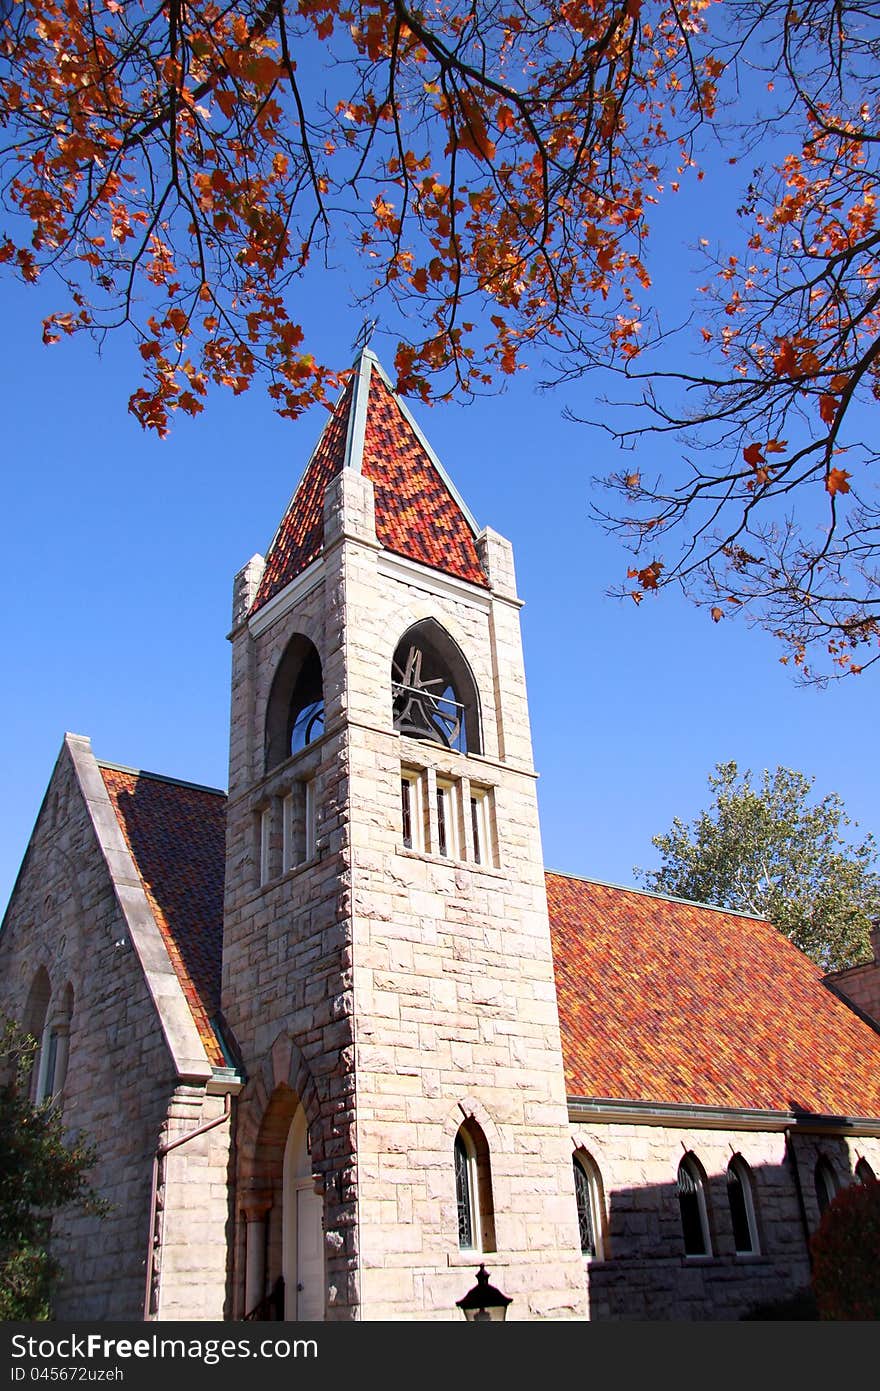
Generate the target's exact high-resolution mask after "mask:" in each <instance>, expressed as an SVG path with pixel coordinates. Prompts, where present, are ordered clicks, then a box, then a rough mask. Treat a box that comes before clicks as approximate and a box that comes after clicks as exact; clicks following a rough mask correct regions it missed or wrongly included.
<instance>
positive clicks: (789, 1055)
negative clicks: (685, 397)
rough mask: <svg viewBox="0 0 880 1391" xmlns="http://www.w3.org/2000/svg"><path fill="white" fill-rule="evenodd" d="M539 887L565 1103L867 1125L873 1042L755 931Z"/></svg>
mask: <svg viewBox="0 0 880 1391" xmlns="http://www.w3.org/2000/svg"><path fill="white" fill-rule="evenodd" d="M546 881H547V899H548V905H549V909H550V929H551V935H552V940H553V959H554V965H555V974H556V988H557V995H558V999H559V1022H560V1026H561V1029H562V1049H563V1057H564V1061H565V1073H566V1086H567V1090H568V1093H569V1095H570V1096H579V1097H592V1098H603V1099H609V1100H610V1099H612V1098H613V1099H620V1100H627V1101H652V1102H669V1103H675V1104H681V1105H688V1104H690V1105H700V1106H703V1105H704V1106H726V1107H735V1108H737V1109H746V1110H773V1111H798V1110H803V1111H810V1112H814V1113H817V1114H820V1115H832V1116H865V1117H878V1116H880V1035H878V1034H877V1033H875V1031H874V1030H873V1029H872V1028H870V1027H869V1026H868V1025H866V1024H864V1023H862V1022H861V1021H860V1020H859V1019H858V1018H857V1017H856V1016H855V1014H853V1012H852V1011H851V1010H850V1009H849V1008H848V1007H847V1006H846V1005H845V1004H843V1003H842V1002H841V1001H840V1000H839V999H838V998H836V996H835V995H833V994H832V993H831V991H830V990H828V989H827V987H826V986H825V985H824V984H823V979H822V972H821V971H820V970H819V968H818V967H817V966H814V965H813V963H812V962H811V961H809V960H808V959H807V957H805V956H803V955H802V953H801V952H799V951H798V950H797V948H796V947H794V946H793V945H792V944H791V942H789V941H788V939H787V938H786V937H784V936H783V935H782V933H780V932H778V931H777V929H776V928H775V927H773V926H772V925H771V924H770V923H769V922H767V921H765V920H764V919H760V918H751V917H746V916H744V915H741V914H737V913H730V912H727V911H723V910H721V909H717V908H709V907H704V906H701V905H699V904H694V903H687V902H684V901H682V900H679V899H668V898H661V897H660V896H659V895H656V894H650V893H644V892H640V891H639V890H636V889H622V888H617V887H614V886H612V885H609V884H601V883H597V882H595V881H591V880H586V879H575V878H572V877H570V876H568V875H562V874H554V873H548V874H547V876H546Z"/></svg>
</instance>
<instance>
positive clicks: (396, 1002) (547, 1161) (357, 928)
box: [0, 349, 880, 1321]
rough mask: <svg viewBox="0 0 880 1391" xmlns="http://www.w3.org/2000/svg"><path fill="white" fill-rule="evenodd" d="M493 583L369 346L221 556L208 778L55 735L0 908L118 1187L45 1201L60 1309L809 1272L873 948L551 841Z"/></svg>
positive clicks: (514, 630)
mask: <svg viewBox="0 0 880 1391" xmlns="http://www.w3.org/2000/svg"><path fill="white" fill-rule="evenodd" d="M519 610H520V599H519V597H518V594H517V587H516V579H515V573H514V563H513V553H512V548H511V546H510V544H509V542H508V541H506V540H505V539H504V538H503V537H501V536H500V535H498V534H497V533H496V532H494V531H492V530H491V529H490V528H488V527H487V528H483V529H480V528H479V527H478V526H477V524H476V522H475V521H474V519H473V517H472V516H471V514H470V512H469V511H468V508H467V505H466V504H465V502H464V501H463V499H462V498H461V497H460V496H459V495H458V493H457V491H456V489H455V486H454V484H453V482H452V481H451V479H450V478H449V477H448V476H447V474H446V472H445V471H444V469H443V467H442V466H441V464H440V462H439V460H438V459H437V458H436V456H435V455H434V453H433V451H432V449H431V447H430V445H429V444H428V442H427V440H426V439H425V438H424V436H423V434H422V432H421V430H420V429H419V427H418V425H417V423H416V421H415V420H414V418H413V416H412V415H411V413H410V412H409V410H408V408H407V406H406V405H405V404H404V403H403V402H402V401H401V400H400V399H398V397H397V396H396V395H395V392H394V390H393V387H392V385H391V383H390V381H389V379H388V378H387V377H386V375H385V373H384V372H383V370H382V368H381V366H380V364H379V362H378V360H377V359H376V357H375V356H374V354H373V353H372V352H371V351H370V350H369V349H364V350H363V351H362V352H361V353H360V355H359V357H358V359H357V361H356V363H355V365H354V368H353V370H352V373H351V375H350V378H349V380H348V382H347V385H346V386H345V388H344V390H343V392H342V394H341V396H340V399H339V401H338V402H337V404H336V407H335V409H334V411H333V413H332V414H331V415H330V417H329V419H328V422H327V425H326V427H325V429H324V430H323V433H322V434H321V437H320V439H319V441H318V443H317V446H316V448H315V450H314V452H313V454H312V456H311V459H310V460H309V462H308V464H307V466H306V469H305V472H304V474H303V476H302V479H301V481H300V483H299V486H298V487H297V489H296V491H295V493H294V495H293V498H292V500H291V502H290V504H289V506H288V508H287V511H286V513H285V515H284V517H283V518H282V520H281V523H280V525H279V527H278V529H277V531H276V533H275V536H274V538H273V540H272V542H271V544H270V545H269V547H268V550H267V553H266V555H265V558H264V557H263V556H261V555H254V556H253V557H252V559H251V560H250V561H248V563H247V564H246V565H245V566H244V567H243V568H242V569H241V571H240V572H239V574H238V575H237V576H236V577H235V581H234V586H233V600H232V621H231V631H230V642H231V645H232V691H231V727H230V754H229V788H228V794H224V793H223V792H220V791H217V790H215V789H213V788H207V787H201V786H197V785H194V784H189V783H185V782H181V781H179V780H176V779H173V778H167V777H162V776H161V775H159V774H157V773H154V772H145V771H141V770H135V769H132V768H128V767H126V766H124V765H122V764H119V763H116V762H110V761H108V760H107V759H106V758H105V757H104V753H105V752H106V753H108V754H113V755H116V754H118V755H120V756H123V755H124V750H107V751H105V750H101V751H100V756H98V754H97V753H96V752H93V750H92V748H91V744H90V741H89V739H88V738H86V737H84V736H82V735H75V734H68V735H66V737H65V738H64V741H63V744H62V747H61V751H60V753H59V757H58V760H57V763H56V766H55V769H54V772H53V774H52V777H51V780H50V783H49V786H48V789H47V792H46V795H45V798H44V800H43V803H42V806H41V809H40V812H39V815H38V818H37V822H36V825H35V827H34V831H33V834H32V837H31V840H30V843H29V845H28V849H27V852H26V855H25V858H24V862H23V864H22V867H21V871H20V873H19V876H18V879H17V881H16V885H15V888H14V890H13V894H12V898H11V901H10V904H9V907H8V909H7V912H6V915H5V917H4V919H3V924H2V930H0V1007H2V1009H3V1010H4V1011H5V1012H6V1013H7V1014H9V1015H11V1016H13V1017H14V1018H16V1019H18V1020H19V1021H20V1022H21V1023H22V1024H23V1025H24V1026H25V1027H26V1028H28V1029H29V1030H30V1031H31V1032H32V1033H33V1034H34V1035H35V1036H36V1037H37V1038H38V1039H39V1042H40V1047H39V1054H38V1058H37V1064H36V1067H35V1069H34V1074H33V1077H32V1087H33V1095H34V1098H35V1099H36V1100H38V1101H42V1100H46V1099H49V1098H51V1099H52V1104H54V1105H56V1106H58V1107H61V1108H63V1115H64V1120H65V1123H67V1122H69V1124H70V1127H71V1129H74V1130H83V1131H85V1132H86V1133H87V1134H88V1135H89V1136H90V1137H91V1138H92V1140H93V1142H94V1144H95V1147H96V1162H95V1166H94V1169H93V1171H92V1179H93V1183H94V1186H95V1187H96V1188H97V1190H98V1191H99V1193H100V1194H101V1195H102V1196H103V1197H104V1198H105V1199H106V1200H107V1201H108V1203H109V1212H108V1214H107V1215H106V1216H104V1217H103V1218H97V1217H92V1216H88V1215H83V1214H79V1213H62V1214H59V1215H57V1216H56V1217H55V1219H54V1221H53V1227H52V1242H53V1250H54V1251H55V1253H56V1255H57V1256H58V1258H59V1260H60V1261H61V1263H62V1266H63V1269H64V1280H63V1283H62V1285H61V1287H60V1289H59V1292H58V1298H57V1303H56V1308H55V1314H56V1317H58V1318H59V1319H66V1320H70V1319H83V1320H86V1319H87V1320H110V1319H112V1320H132V1319H148V1320H153V1319H158V1320H173V1319H204V1320H216V1319H228V1320H241V1319H250V1318H257V1319H273V1318H277V1319H287V1320H303V1321H316V1320H356V1319H366V1320H401V1319H414V1320H422V1319H430V1320H449V1319H455V1320H460V1319H461V1317H462V1312H461V1310H460V1308H459V1307H458V1306H459V1303H460V1301H461V1300H462V1299H463V1297H464V1296H465V1295H466V1294H467V1293H468V1291H469V1290H470V1289H471V1288H472V1287H473V1286H474V1282H475V1279H476V1276H477V1272H478V1270H479V1268H480V1267H481V1266H484V1267H485V1269H486V1271H488V1275H489V1279H490V1280H491V1283H492V1285H493V1286H494V1287H495V1288H496V1289H498V1290H500V1291H501V1292H502V1293H503V1295H504V1296H505V1297H506V1298H507V1299H508V1300H509V1301H510V1303H509V1305H508V1306H507V1318H508V1319H511V1320H541V1319H555V1320H559V1319H566V1320H576V1319H587V1318H590V1319H599V1320H621V1319H685V1320H699V1319H737V1318H740V1317H742V1316H744V1315H747V1314H749V1313H750V1312H751V1311H753V1310H754V1309H756V1308H757V1307H758V1306H760V1305H762V1304H768V1303H772V1302H774V1301H780V1300H784V1299H786V1298H790V1297H792V1296H793V1295H795V1293H796V1292H797V1291H798V1290H801V1289H803V1288H804V1287H805V1286H807V1285H808V1283H809V1276H810V1260H809V1241H810V1236H811V1233H812V1232H813V1230H814V1229H815V1227H816V1225H817V1223H818V1221H819V1219H820V1215H821V1212H822V1210H823V1208H824V1207H825V1206H826V1205H827V1203H828V1202H829V1201H830V1200H831V1198H832V1196H833V1195H834V1193H835V1192H836V1191H837V1190H838V1189H839V1188H841V1187H842V1186H844V1185H846V1184H849V1183H854V1182H859V1181H867V1180H868V1179H870V1178H872V1177H873V1176H874V1175H875V1174H880V1037H878V1027H877V1025H875V1024H874V1023H873V1022H872V1019H871V1014H872V1011H875V1012H876V1011H877V1006H878V1004H880V998H878V997H880V992H878V988H877V983H878V980H880V967H878V965H877V962H876V961H875V963H874V964H873V965H871V964H868V965H864V966H860V967H857V968H854V972H852V973H846V972H844V973H838V975H837V976H836V977H835V978H833V979H823V976H822V974H821V972H820V971H819V970H818V968H817V967H815V966H814V965H813V964H812V963H811V962H810V961H808V960H807V959H806V958H805V957H803V956H802V955H801V954H800V953H799V952H798V951H797V950H796V949H795V948H794V947H793V946H792V945H791V943H790V942H788V940H787V939H785V938H784V937H782V936H781V934H780V933H778V932H777V931H776V930H775V929H774V928H773V927H772V926H771V925H770V924H769V923H768V922H766V921H764V920H762V919H757V918H751V917H747V916H744V915H741V914H734V913H730V912H727V911H722V910H720V909H717V908H713V907H710V906H704V905H699V904H694V903H690V902H684V901H681V900H674V899H669V898H663V897H660V896H658V895H656V894H652V893H648V892H644V891H640V890H636V889H628V888H618V887H614V886H611V885H607V884H604V883H600V882H597V881H594V880H590V879H588V878H579V877H575V876H569V875H566V874H560V873H547V872H545V868H544V864H543V861H542V853H541V836H540V828H539V821H538V804H537V794H536V772H535V768H534V766H533V760H532V745H531V735H530V727H529V710H528V702H527V694H526V679H525V671H524V665H523V654H522V645H521V640H520V627H519ZM595 814H601V808H599V807H597V806H593V807H592V808H588V807H585V811H584V815H585V830H588V819H589V816H590V815H595ZM585 844H588V837H587V836H585ZM877 947H878V942H877V934H875V954H877V953H876V948H877ZM850 976H852V978H853V981H854V986H853V989H852V1000H853V1001H854V1003H851V1002H849V1001H848V1000H847V998H846V996H847V993H848V989H849V979H850ZM872 1001H873V1003H871V1002H872Z"/></svg>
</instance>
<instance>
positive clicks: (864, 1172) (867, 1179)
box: [856, 1157, 877, 1183]
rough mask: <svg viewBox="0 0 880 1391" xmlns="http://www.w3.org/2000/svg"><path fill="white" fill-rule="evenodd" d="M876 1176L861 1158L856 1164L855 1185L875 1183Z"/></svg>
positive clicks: (865, 1160)
mask: <svg viewBox="0 0 880 1391" xmlns="http://www.w3.org/2000/svg"><path fill="white" fill-rule="evenodd" d="M876 1181H877V1176H876V1174H875V1173H874V1170H873V1169H872V1168H871V1166H870V1164H869V1163H868V1161H867V1159H865V1158H864V1157H862V1158H861V1159H860V1160H859V1162H858V1163H857V1164H856V1183H876Z"/></svg>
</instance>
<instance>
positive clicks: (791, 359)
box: [773, 338, 797, 377]
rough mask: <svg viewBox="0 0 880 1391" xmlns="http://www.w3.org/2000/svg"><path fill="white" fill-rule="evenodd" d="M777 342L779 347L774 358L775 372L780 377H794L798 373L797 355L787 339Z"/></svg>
mask: <svg viewBox="0 0 880 1391" xmlns="http://www.w3.org/2000/svg"><path fill="white" fill-rule="evenodd" d="M777 341H778V343H779V347H778V348H777V350H776V352H775V354H774V356H773V370H774V371H775V372H776V374H777V376H779V377H792V376H794V374H795V372H796V371H797V353H796V352H795V350H794V347H793V346H792V344H791V343H790V342H789V340H788V339H787V338H780V339H778V340H777Z"/></svg>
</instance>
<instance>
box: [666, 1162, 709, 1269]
mask: <svg viewBox="0 0 880 1391" xmlns="http://www.w3.org/2000/svg"><path fill="white" fill-rule="evenodd" d="M675 1191H676V1195H677V1197H678V1208H679V1213H680V1214H681V1232H682V1236H683V1237H684V1252H685V1255H686V1256H710V1255H711V1254H712V1244H711V1242H710V1240H709V1217H708V1213H707V1211H706V1193H705V1189H704V1186H703V1171H702V1169H701V1168H700V1166H699V1164H698V1163H697V1160H696V1158H695V1157H694V1155H692V1154H686V1155H685V1157H684V1159H683V1160H682V1161H681V1163H680V1164H679V1166H678V1180H677V1182H676V1186H675Z"/></svg>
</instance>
